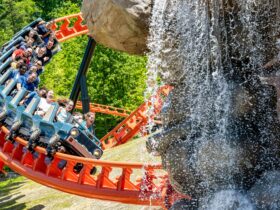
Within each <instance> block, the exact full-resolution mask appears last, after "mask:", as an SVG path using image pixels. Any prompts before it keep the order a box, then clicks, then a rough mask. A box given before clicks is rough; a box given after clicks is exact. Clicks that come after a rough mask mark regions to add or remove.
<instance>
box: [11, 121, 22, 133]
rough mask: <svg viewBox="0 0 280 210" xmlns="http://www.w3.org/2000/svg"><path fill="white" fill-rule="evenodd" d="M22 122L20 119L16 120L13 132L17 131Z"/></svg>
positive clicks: (12, 128)
mask: <svg viewBox="0 0 280 210" xmlns="http://www.w3.org/2000/svg"><path fill="white" fill-rule="evenodd" d="M21 124H22V122H20V121H16V122H15V123H14V124H13V125H12V127H11V132H15V131H18V130H19V128H20V126H21Z"/></svg>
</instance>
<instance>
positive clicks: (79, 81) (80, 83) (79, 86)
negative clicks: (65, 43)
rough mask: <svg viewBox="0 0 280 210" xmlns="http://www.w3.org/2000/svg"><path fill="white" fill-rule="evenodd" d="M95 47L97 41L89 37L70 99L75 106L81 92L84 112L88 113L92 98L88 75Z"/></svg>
mask: <svg viewBox="0 0 280 210" xmlns="http://www.w3.org/2000/svg"><path fill="white" fill-rule="evenodd" d="M95 47H96V41H95V40H94V39H93V38H91V37H89V39H88V44H87V48H86V51H85V54H84V57H83V60H82V63H81V65H80V68H79V71H78V73H77V76H76V79H75V83H74V86H73V88H72V92H71V94H70V99H71V100H72V101H73V102H74V106H76V103H77V101H78V97H79V94H80V92H81V96H82V97H81V101H82V108H83V113H87V112H89V110H90V104H89V103H90V99H89V96H88V89H87V83H86V75H87V72H88V67H89V64H90V62H91V59H92V57H93V54H94V50H95Z"/></svg>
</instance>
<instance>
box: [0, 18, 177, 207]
mask: <svg viewBox="0 0 280 210" xmlns="http://www.w3.org/2000/svg"><path fill="white" fill-rule="evenodd" d="M52 28H53V30H55V33H56V36H57V38H58V40H59V41H60V42H63V41H65V40H67V39H70V38H73V37H76V36H80V35H82V34H87V32H88V29H87V27H86V26H85V25H84V24H83V18H82V16H81V14H75V15H70V16H66V17H63V18H59V19H56V20H55V23H54V24H53V27H52ZM170 90H171V87H169V86H164V87H162V88H160V89H159V91H158V93H157V94H156V96H155V97H154V98H155V99H156V100H154V101H155V103H154V104H151V103H150V102H146V103H144V104H142V105H141V106H140V107H139V108H138V109H137V110H135V111H134V112H132V113H131V114H129V112H128V111H126V110H124V109H119V108H114V107H110V106H105V105H99V104H91V105H90V109H91V111H94V112H101V113H105V114H112V115H117V116H122V117H126V118H125V120H124V121H123V122H121V123H120V124H119V125H118V126H117V127H116V128H115V129H113V130H112V131H111V132H110V133H108V134H107V135H106V136H104V137H103V138H102V139H101V141H102V145H103V148H104V149H107V148H110V147H114V146H117V145H120V144H123V143H126V142H127V141H128V140H129V139H131V138H132V137H133V136H134V135H136V134H137V133H138V132H139V131H140V128H141V126H144V125H145V124H146V123H147V116H146V111H147V109H148V108H149V107H150V106H151V105H153V106H154V113H153V115H155V114H158V113H159V111H160V109H161V106H162V100H163V98H164V97H165V96H167V95H168V93H169V92H170ZM77 108H81V103H78V104H77ZM8 132H9V131H8V130H7V129H6V127H4V126H3V127H2V128H1V133H0V171H2V169H3V166H4V164H5V165H7V166H8V167H10V168H11V169H13V170H14V171H16V172H18V173H20V174H21V175H23V176H25V177H27V178H29V179H31V180H33V181H35V182H38V183H41V184H43V185H46V186H49V187H52V188H55V189H58V190H61V191H64V192H68V193H72V194H76V195H80V196H84V197H89V198H97V199H102V200H110V201H118V202H123V203H130V204H140V205H155V206H163V207H164V206H170V203H172V202H173V201H174V200H176V199H177V198H178V195H177V194H176V193H175V192H174V191H172V193H168V192H171V191H170V190H169V188H170V185H169V184H168V178H167V175H166V172H164V171H163V170H162V169H161V165H160V164H156V165H149V164H146V165H145V164H141V163H122V162H110V161H100V160H98V161H97V160H92V159H86V158H81V157H76V156H70V155H65V154H61V153H57V154H56V155H55V157H54V160H53V161H52V162H51V163H50V164H46V163H45V157H46V156H45V150H44V149H43V148H40V147H36V149H35V150H36V152H35V153H33V154H32V153H30V152H29V151H27V150H25V149H24V148H25V146H26V144H27V141H26V140H23V139H21V138H19V137H17V138H16V139H15V143H14V144H12V143H11V142H10V141H6V140H5V135H6V134H7V133H8ZM62 161H66V162H67V164H66V166H65V167H64V168H62V169H61V167H59V164H60V163H61V162H62ZM77 163H82V164H83V165H84V167H83V169H82V171H81V172H80V173H79V174H76V173H75V172H74V170H73V167H74V166H75V165H76V164H77ZM93 166H96V167H97V168H98V169H99V170H98V172H97V175H94V176H93V175H90V170H91V168H92V167H93ZM137 171H138V172H139V173H140V174H142V176H141V177H140V178H137V177H135V173H136V172H137Z"/></svg>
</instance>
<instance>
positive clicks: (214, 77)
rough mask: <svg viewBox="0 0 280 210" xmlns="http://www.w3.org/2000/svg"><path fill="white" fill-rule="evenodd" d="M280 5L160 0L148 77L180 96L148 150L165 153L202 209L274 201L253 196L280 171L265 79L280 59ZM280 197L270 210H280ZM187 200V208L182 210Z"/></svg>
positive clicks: (272, 103)
mask: <svg viewBox="0 0 280 210" xmlns="http://www.w3.org/2000/svg"><path fill="white" fill-rule="evenodd" d="M279 8H280V7H279V1H275V0H225V1H220V0H208V1H196V0H155V4H154V6H153V15H152V18H151V20H152V23H151V26H152V27H151V37H150V39H149V40H150V41H151V42H150V43H149V48H150V49H151V54H150V56H149V67H150V70H149V74H150V75H153V74H152V72H154V71H155V70H157V69H158V71H159V72H158V74H159V75H160V76H161V78H162V80H163V81H164V82H166V83H167V84H172V85H173V86H174V88H175V89H174V91H173V92H172V93H171V95H170V96H169V99H168V102H167V104H166V105H165V107H164V109H163V111H162V113H161V116H162V121H163V132H162V134H161V135H157V136H156V137H155V138H154V139H150V140H149V141H148V143H147V144H148V148H149V149H150V150H154V151H155V152H157V153H159V154H161V156H162V161H163V166H164V168H165V169H166V170H167V171H168V173H169V175H170V181H171V184H172V186H173V187H174V188H175V189H176V190H177V191H179V192H181V193H185V194H188V195H191V196H192V197H193V198H195V199H197V200H198V203H201V204H202V205H203V206H202V207H201V209H209V208H210V207H211V208H212V209H223V208H220V207H221V206H222V205H223V204H225V199H224V198H225V197H228V200H227V201H228V203H227V206H228V207H226V208H224V209H238V208H237V207H235V205H237V206H240V207H241V208H239V209H244V208H243V207H244V206H247V209H252V208H253V207H254V206H259V204H258V203H259V202H261V201H262V200H268V199H267V198H266V197H265V196H264V195H260V194H259V193H260V190H259V191H258V190H253V191H254V192H255V193H254V194H252V196H249V195H248V194H249V193H248V192H249V190H250V189H253V186H254V185H255V184H258V180H259V178H260V177H261V176H263V175H264V174H265V173H266V172H268V171H272V170H277V171H278V170H280V141H279V138H280V122H279V121H278V118H277V112H276V111H277V110H276V103H277V95H276V89H275V87H273V85H265V84H263V83H262V82H261V81H260V79H259V75H263V74H268V71H267V70H264V69H262V66H263V65H264V64H265V63H266V62H268V61H269V60H271V59H272V58H273V57H274V56H275V55H277V53H278V52H277V49H276V46H275V41H276V36H277V35H278V34H279V32H280V31H279V30H280V27H279V26H280V25H279V24H280V21H279V13H277V10H278V9H279ZM154 49H155V50H154ZM276 69H277V68H276ZM276 69H275V70H274V71H276ZM271 71H272V72H273V70H271ZM154 78H156V77H154ZM278 100H279V98H278ZM259 185H260V184H258V186H259ZM271 185H273V186H275V187H277V190H275V193H274V194H275V195H277V193H278V186H277V185H275V183H273V184H271ZM268 194H269V191H266V193H265V195H268ZM252 197H253V198H252ZM277 199H278V197H277V196H273V198H272V200H270V201H269V202H270V203H269V204H267V205H264V206H273V205H275V206H277V208H275V209H279V203H278V200H277ZM205 200H206V202H205V203H204V204H203V202H204V201H205ZM222 202H223V203H222ZM251 202H252V205H251V204H250V203H251ZM180 203H181V204H182V205H183V206H184V205H188V204H187V203H186V202H184V201H181V202H179V203H177V204H176V209H179V208H177V207H178V206H179V204H180ZM221 203H222V205H221ZM181 204H180V205H181ZM208 206H209V208H207V207H208ZM211 208H210V209H211ZM184 209H188V208H184ZM189 209H193V208H189ZM245 209H246V208H245Z"/></svg>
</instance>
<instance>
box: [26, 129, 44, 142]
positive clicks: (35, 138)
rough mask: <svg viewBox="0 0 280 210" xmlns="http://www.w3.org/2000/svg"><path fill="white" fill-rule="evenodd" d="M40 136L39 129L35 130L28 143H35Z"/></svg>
mask: <svg viewBox="0 0 280 210" xmlns="http://www.w3.org/2000/svg"><path fill="white" fill-rule="evenodd" d="M40 134H41V131H40V130H39V129H36V130H35V131H33V132H32V134H31V136H30V138H29V141H32V142H35V141H36V140H38V138H39V136H40Z"/></svg>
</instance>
